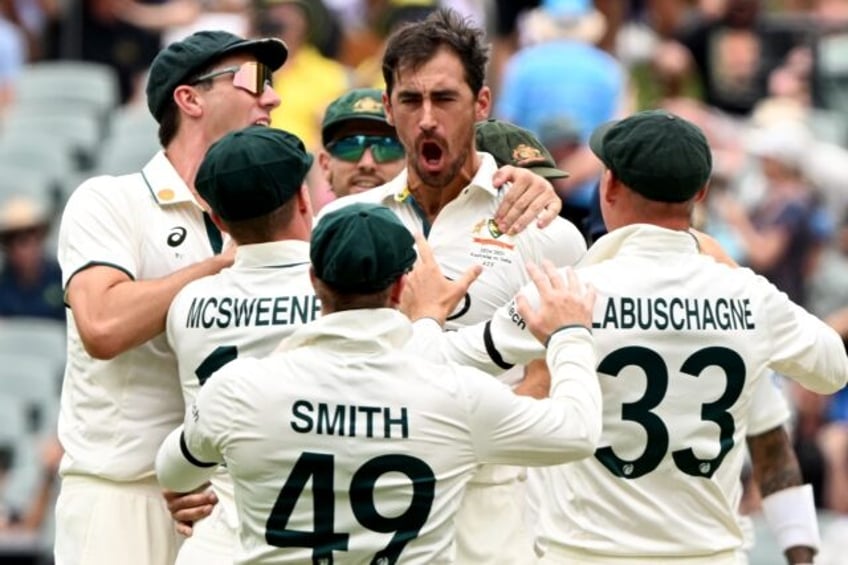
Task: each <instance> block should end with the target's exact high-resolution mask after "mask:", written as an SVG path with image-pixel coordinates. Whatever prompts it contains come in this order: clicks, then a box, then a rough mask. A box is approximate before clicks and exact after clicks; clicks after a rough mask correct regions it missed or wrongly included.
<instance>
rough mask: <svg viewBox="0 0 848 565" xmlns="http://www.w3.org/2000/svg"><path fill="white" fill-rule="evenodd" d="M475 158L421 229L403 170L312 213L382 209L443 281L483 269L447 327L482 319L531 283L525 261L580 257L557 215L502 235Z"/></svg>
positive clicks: (487, 475) (496, 475)
mask: <svg viewBox="0 0 848 565" xmlns="http://www.w3.org/2000/svg"><path fill="white" fill-rule="evenodd" d="M478 155H479V156H480V160H481V163H480V167H479V168H478V169H477V173H476V174H475V175H474V178H472V179H471V183H470V184H469V185H468V186H467V187H465V188H464V189H463V190H462V191H461V192H460V193H459V194H458V195H457V196H456V198H454V199H453V200H452V201H451V202H449V203H447V204H446V205H445V206H444V208H442V209H441V210H440V211H439V214H438V215H437V216H436V219H435V221H434V222H433V224H432V225H428V223H427V220H426V219H425V218H424V216H423V215H422V213H421V212H420V211H419V210H420V209H419V208H418V205H417V204H416V203H415V201H414V198H413V197H412V195H411V194H410V192H409V189H408V188H407V170H406V169H404V170H403V171H401V173H400V174H399V175H398V176H397V177H395V178H394V179H392V180H391V181H389V182H388V183H386V184H384V185H383V186H379V187H376V188H373V189H371V190H368V191H366V192H362V193H359V194H353V195H350V196H346V197H344V198H340V199H338V200H335V201H333V202H331V203H329V204H328V205H326V206H325V207H324V208H322V209H321V211H320V212H319V214H318V221H320V219H321V218H322V217H323V216H324V215H326V214H327V213H328V212H330V211H332V210H336V209H338V208H340V207H342V206H346V205H348V204H352V203H354V202H370V203H374V204H382V205H383V206H386V207H388V208H389V209H391V210H392V211H393V212H394V213H395V214H397V216H398V218H400V220H401V221H402V222H403V224H404V225H405V226H406V227H407V228H408V229H409V231H410V232H412V233H415V232H421V233H424V235H425V236H426V237H427V243H428V244H429V245H430V247H431V248H432V250H433V256H434V257H435V258H436V261H437V262H438V263H439V266H440V267H441V269H442V272H443V273H444V275H445V276H446V277H448V278H449V279H455V278H458V277H459V276H461V275H462V274H463V273H464V272H465V271H467V270H468V268H470V267H471V266H473V265H481V266H482V267H483V272H482V273H481V274H480V276H479V277H478V278H477V280H476V281H474V284H472V285H471V287H470V288H469V290H468V293H467V294H466V296H465V300H463V301H462V302H460V304H459V305H458V306H457V308H456V310H455V311H454V312H453V314H451V315H450V316H449V317H448V319H447V324H446V327H447V328H448V329H456V328H461V327H464V326H468V325H471V324H475V323H477V322H481V321H483V320H487V319H489V318H490V317H491V315H492V314H493V313H494V312H495V310H496V309H497V308H499V307H501V306H502V305H503V304H505V303H506V302H507V301H508V300H510V299H512V297H513V296H514V295H515V293H516V292H518V290H519V289H520V288H521V287H522V286H524V285H525V284H527V283H529V282H530V279H529V277H528V276H527V270H526V269H525V263H526V262H533V263H536V264H537V265H538V264H540V263H541V261H542V259H548V260H549V261H551V262H553V264H554V265H556V266H557V267H565V266H567V265H573V264H575V263H576V262H577V261H579V260H580V259H581V258H582V257H583V255H584V254H585V253H586V242H585V240H584V239H583V236H582V235H581V234H580V232H579V231H578V230H577V228H576V227H574V225H572V224H571V223H570V222H568V221H566V220H564V219H562V218H556V219H555V220H554V221H553V222H552V223H551V224H550V225H548V226H547V227H546V228H544V229H539V228H538V227H537V226H536V225H535V223H533V224H531V225H529V226H527V228H526V229H524V230H523V231H522V232H521V233H519V234H517V235H515V236H510V235H507V234H504V233H501V231H500V230H499V229H498V227H497V224H495V221H494V215H495V212H496V211H497V209H498V206H499V205H500V203H501V201H502V200H503V197H504V194H505V190H504V189H500V190H499V189H496V188H494V186H492V177H493V176H494V175H495V173H496V172H497V170H498V166H497V163H496V162H495V159H494V157H492V156H491V155H490V154H489V153H484V152H478ZM500 378H501V380H503V381H504V382H506V383H508V384H511V385H514V384H517V383H518V382H519V381H520V380H521V379H522V378H523V369H522V368H516V369H515V370H513V371H510V372H507V373H504V374H503V375H500ZM519 473H520V471H519V470H518V469H507V468H492V467H487V468H483V469H481V470H480V472H479V473H478V475H477V476H476V477H475V479H474V482H480V483H483V484H486V483H502V482H505V481H509V480H512V479H514V478H515V477H516V476H517V475H518V474H519Z"/></svg>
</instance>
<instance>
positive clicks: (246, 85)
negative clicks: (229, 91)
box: [191, 61, 274, 95]
mask: <svg viewBox="0 0 848 565" xmlns="http://www.w3.org/2000/svg"><path fill="white" fill-rule="evenodd" d="M230 73H232V75H233V86H235V87H236V88H241V89H242V90H246V91H248V92H250V93H251V94H253V95H258V94H262V93H263V92H265V86H269V87H270V86H273V84H274V83H273V74H274V72H273V71H272V70H271V69H269V68H268V67H267V66H266V65H263V64H262V63H257V62H256V61H249V62H247V63H243V64H241V65H239V66H236V67H227V68H225V69H217V70H214V71H209V72H208V73H206V74H203V75H200V76H199V77H197V78H195V79H194V80H193V81H192V83H191V84H193V85H194V84H199V83H201V82H203V81H206V80H211V79H213V78H215V77H219V76H223V75H226V74H230Z"/></svg>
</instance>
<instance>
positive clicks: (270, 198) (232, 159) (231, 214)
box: [194, 126, 312, 221]
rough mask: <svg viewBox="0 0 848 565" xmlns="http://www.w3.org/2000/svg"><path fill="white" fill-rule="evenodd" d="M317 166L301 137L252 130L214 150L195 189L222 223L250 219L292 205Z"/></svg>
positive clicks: (271, 130) (200, 171) (238, 133)
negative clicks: (289, 203) (310, 172)
mask: <svg viewBox="0 0 848 565" xmlns="http://www.w3.org/2000/svg"><path fill="white" fill-rule="evenodd" d="M311 166H312V155H310V154H309V153H307V152H306V149H305V148H304V146H303V142H302V141H301V140H300V138H298V137H297V136H295V135H292V134H290V133H288V132H287V131H283V130H281V129H276V128H269V127H264V126H250V127H248V128H245V129H242V130H238V131H234V132H230V133H228V134H227V135H225V136H224V137H222V138H221V139H219V140H218V141H216V142H215V143H214V144H213V145H212V147H210V148H209V151H207V152H206V156H205V157H204V158H203V162H202V163H201V164H200V168H199V169H198V171H197V178H196V180H195V181H194V186H195V188H196V189H197V192H198V193H199V194H200V196H202V197H203V198H204V200H206V202H208V203H209V206H210V207H211V208H212V211H213V212H215V213H216V214H217V215H219V216H220V217H221V218H222V219H224V220H228V221H241V220H249V219H252V218H257V217H259V216H264V215H266V214H270V213H271V212H273V211H274V210H276V209H277V208H279V207H280V206H282V205H283V204H285V203H286V202H288V201H289V200H290V199H291V198H292V197H293V196H294V195H295V194H297V193H298V191H299V190H300V187H301V186H302V185H303V182H304V179H305V178H306V174H307V173H308V172H309V168H310V167H311Z"/></svg>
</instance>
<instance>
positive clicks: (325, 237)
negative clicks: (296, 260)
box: [309, 203, 417, 294]
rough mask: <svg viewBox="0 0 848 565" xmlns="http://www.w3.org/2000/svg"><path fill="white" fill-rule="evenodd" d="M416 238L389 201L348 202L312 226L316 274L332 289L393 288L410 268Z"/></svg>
mask: <svg viewBox="0 0 848 565" xmlns="http://www.w3.org/2000/svg"><path fill="white" fill-rule="evenodd" d="M414 245H415V240H414V238H413V237H412V234H411V233H409V230H408V229H406V226H404V225H403V224H402V223H401V221H400V220H399V219H398V217H397V216H396V215H395V213H394V212H392V211H391V210H389V209H388V208H386V207H385V206H379V205H377V204H367V203H355V204H349V205H347V206H344V207H342V208H339V209H338V210H334V211H333V212H330V213H329V214H327V215H326V216H324V217H323V218H322V219H321V221H320V222H318V225H317V226H315V228H314V229H313V230H312V242H311V244H310V252H309V256H310V258H311V259H312V268H313V269H314V270H315V276H316V277H318V278H319V279H320V280H321V281H323V282H324V283H325V284H327V285H328V286H330V287H331V288H333V289H334V290H337V291H340V292H344V293H351V294H369V293H373V292H379V291H381V290H385V289H387V288H389V286H391V285H392V284H393V283H394V282H395V281H396V280H397V279H398V278H399V277H400V276H401V275H403V274H404V273H406V272H407V271H409V269H410V268H411V267H412V264H413V263H414V262H415V258H416V256H417V254H416V252H415V248H414Z"/></svg>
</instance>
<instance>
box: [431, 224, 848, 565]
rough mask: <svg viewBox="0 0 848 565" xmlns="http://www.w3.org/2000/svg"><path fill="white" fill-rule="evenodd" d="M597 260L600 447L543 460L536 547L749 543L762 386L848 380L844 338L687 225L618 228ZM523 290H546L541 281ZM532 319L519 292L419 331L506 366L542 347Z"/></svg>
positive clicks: (661, 551)
mask: <svg viewBox="0 0 848 565" xmlns="http://www.w3.org/2000/svg"><path fill="white" fill-rule="evenodd" d="M585 262H586V263H587V264H588V266H586V267H583V268H580V269H579V274H580V278H581V280H583V281H584V282H589V283H591V284H593V285H595V287H596V288H597V290H598V301H597V304H596V307H595V312H594V329H593V333H594V336H595V339H596V340H597V345H598V351H599V359H600V363H599V366H598V373H599V375H600V380H601V389H602V392H603V398H604V425H603V433H602V437H601V442H600V446H601V447H600V448H599V449H598V451H597V452H596V454H595V456H594V457H590V458H587V459H584V460H582V461H578V462H575V463H572V464H569V465H562V466H557V467H555V468H549V469H545V470H542V471H541V472H540V474H541V475H543V477H544V480H545V483H546V484H545V491H544V492H545V495H546V496H545V498H544V500H543V504H542V508H541V509H540V510H541V512H540V518H539V524H538V528H537V541H536V543H537V545H539V546H540V547H541V548H543V549H544V548H545V547H549V546H554V547H556V546H559V547H563V548H566V547H568V548H573V549H576V550H580V551H585V552H590V553H593V554H595V555H599V556H608V557H610V558H614V557H616V556H628V555H637V556H666V557H675V556H699V555H700V556H703V555H710V554H712V553H716V552H719V551H732V550H734V549H736V548H738V547H739V545H740V544H741V543H742V533H741V531H740V529H739V526H738V524H737V521H736V519H735V516H736V510H737V507H738V502H739V497H740V494H741V487H740V483H739V473H740V470H741V467H742V463H743V459H744V457H743V450H744V446H745V444H744V442H745V436H746V433H747V427H748V421H749V420H748V418H749V407H750V402H751V395H752V394H753V391H754V388H755V387H756V386H757V384H758V382H759V379H761V378H763V377H764V376H766V375H767V370H768V369H773V370H776V371H778V372H780V373H781V374H784V375H786V376H788V377H791V378H794V379H796V380H798V381H799V382H800V383H801V384H803V385H805V386H807V387H809V388H811V389H813V390H815V391H817V392H820V393H831V392H834V391H835V390H838V389H839V388H841V387H842V386H844V385H845V382H846V379H848V361H846V356H845V352H844V349H843V345H842V342H841V340H840V339H839V337H838V336H837V335H836V333H835V332H834V331H833V330H832V329H831V328H829V327H828V326H826V325H825V324H824V323H823V322H821V321H820V320H818V319H817V318H815V317H813V316H812V315H810V314H808V313H807V312H805V311H804V310H803V309H802V308H801V307H799V306H797V305H795V304H793V303H792V302H791V301H790V300H789V299H788V298H787V296H786V295H785V294H783V293H781V292H779V291H778V290H777V289H776V288H775V287H774V286H773V285H772V284H770V283H769V282H768V281H766V280H765V279H764V278H762V277H759V276H757V275H755V274H754V273H753V272H752V271H750V270H748V269H741V268H740V269H733V268H730V267H728V266H726V265H721V264H718V263H716V262H715V261H714V260H713V259H712V258H710V257H707V256H704V255H700V254H699V253H698V251H697V248H696V246H695V242H694V240H693V238H692V237H691V236H690V235H689V234H688V233H685V232H679V231H672V230H666V229H662V228H659V227H656V226H649V225H634V226H629V227H626V228H622V229H620V230H615V231H614V232H611V233H610V234H609V235H607V236H605V237H604V238H602V239H601V240H599V241H598V242H597V243H596V244H595V245H594V246H593V247H592V248H591V249H590V250H589V253H588V255H587V258H586V261H585ZM522 293H523V294H525V295H527V296H528V298H529V299H530V300H531V302H532V301H534V300H537V294H536V292H535V288H531V287H528V288H526V289H523V290H522ZM524 326H525V323H524V320H523V319H521V317H520V316H518V315H517V313H516V312H515V311H514V303H512V302H511V303H509V304H507V305H505V306H504V307H503V308H501V309H499V310H498V312H497V313H496V315H495V317H494V318H493V319H492V320H491V322H490V323H484V324H479V325H478V326H475V327H473V328H467V329H465V330H460V331H459V332H447V333H441V332H440V331H438V328H437V327H436V325H435V324H433V323H432V322H431V321H427V320H422V321H420V322H418V323H417V324H416V340H417V341H418V343H419V347H420V349H421V350H422V351H425V352H431V353H432V352H436V354H437V356H438V354H439V353H441V354H442V355H444V356H446V357H448V358H450V359H454V360H457V361H460V362H462V363H464V364H470V365H473V366H478V367H481V368H484V369H486V370H488V371H496V370H497V363H496V362H495V361H494V360H493V358H494V359H498V360H499V362H501V363H503V362H504V361H505V362H510V363H516V362H527V360H528V359H532V358H533V357H536V356H539V355H540V354H541V353H542V352H541V350H540V347H539V344H538V342H536V340H535V339H534V338H533V337H532V335H531V334H530V333H529V332H528V331H527V330H526V329H525V327H524ZM487 342H488V346H487ZM439 347H442V349H441V352H439Z"/></svg>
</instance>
